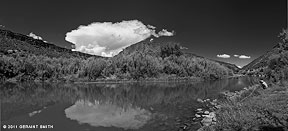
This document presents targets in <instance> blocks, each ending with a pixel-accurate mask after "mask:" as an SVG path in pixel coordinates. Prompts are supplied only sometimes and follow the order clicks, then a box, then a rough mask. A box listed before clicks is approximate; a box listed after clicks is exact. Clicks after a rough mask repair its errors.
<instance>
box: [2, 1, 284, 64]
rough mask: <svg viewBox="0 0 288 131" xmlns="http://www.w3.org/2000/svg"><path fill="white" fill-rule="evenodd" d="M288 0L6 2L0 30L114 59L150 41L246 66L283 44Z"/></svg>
mask: <svg viewBox="0 0 288 131" xmlns="http://www.w3.org/2000/svg"><path fill="white" fill-rule="evenodd" d="M286 6H287V4H286V0H277V1H272V0H270V1H263V0H262V1H261V0H253V1H251V0H233V1H231V0H217V1H215V0H209V1H208V0H202V1H200V0H196V1H167V0H166V1H164V0H157V1H156V0H154V1H152V0H145V1H136V0H121V1H120V0H114V1H112V0H105V1H104V0H102V1H91V0H90V1H85V0H81V1H62V0H58V1H53V0H49V1H48V0H47V1H35V0H25V1H24V0H18V1H16V0H3V1H1V8H0V12H1V13H0V25H1V26H0V28H1V29H7V30H11V31H14V32H18V33H22V34H26V35H30V36H31V37H33V38H36V39H40V38H41V39H42V40H44V41H47V42H49V43H53V44H56V45H59V46H62V47H65V46H66V47H70V46H71V44H70V43H73V44H75V46H76V49H75V50H77V51H82V52H85V53H90V54H96V55H102V56H113V55H115V54H117V53H118V52H119V51H121V50H122V49H123V48H125V47H127V46H129V45H131V44H134V43H137V42H139V41H141V40H144V39H148V38H149V37H151V36H153V37H169V39H173V40H175V41H177V42H179V43H180V44H181V45H182V46H183V47H187V48H188V49H186V51H187V52H192V53H194V54H197V55H200V56H204V57H207V58H210V59H215V60H220V61H225V62H229V63H233V64H236V65H238V66H244V65H245V64H248V63H249V62H251V61H252V60H253V59H256V58H257V57H259V56H260V55H262V54H264V53H265V52H267V51H269V50H270V49H271V48H272V47H273V46H274V45H276V44H277V43H278V42H279V39H278V38H277V35H278V34H279V33H280V32H281V30H282V29H283V28H286V20H287V10H286Z"/></svg>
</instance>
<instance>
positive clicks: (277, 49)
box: [242, 43, 288, 70]
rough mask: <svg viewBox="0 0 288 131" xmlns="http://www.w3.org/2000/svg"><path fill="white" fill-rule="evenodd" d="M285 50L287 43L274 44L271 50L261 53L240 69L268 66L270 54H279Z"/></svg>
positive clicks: (287, 47)
mask: <svg viewBox="0 0 288 131" xmlns="http://www.w3.org/2000/svg"><path fill="white" fill-rule="evenodd" d="M286 51H288V45H287V44H283V43H279V44H277V45H275V46H274V47H273V48H272V50H271V51H267V52H266V53H265V54H263V55H261V56H260V57H258V58H257V59H255V60H253V61H252V62H250V63H249V64H247V65H246V66H244V67H243V68H242V70H253V69H258V68H265V67H267V66H268V62H269V60H270V58H271V57H272V56H279V55H280V54H281V53H283V52H286Z"/></svg>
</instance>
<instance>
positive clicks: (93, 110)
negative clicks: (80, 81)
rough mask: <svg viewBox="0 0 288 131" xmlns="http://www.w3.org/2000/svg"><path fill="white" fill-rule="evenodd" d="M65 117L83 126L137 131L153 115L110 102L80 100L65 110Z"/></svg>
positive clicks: (142, 110)
mask: <svg viewBox="0 0 288 131" xmlns="http://www.w3.org/2000/svg"><path fill="white" fill-rule="evenodd" d="M64 112H65V115H66V117H67V118H70V119H71V120H76V121H78V122H79V123H81V124H84V123H85V124H89V125H91V126H96V127H98V126H101V127H118V128H123V129H124V130H128V129H130V130H131V129H132V130H136V129H139V128H141V127H142V126H143V125H145V124H146V123H147V122H148V121H149V120H150V119H151V118H152V114H151V113H150V112H149V111H147V110H145V109H141V108H140V107H132V106H131V105H128V106H127V107H125V108H124V107H119V106H117V105H113V104H111V103H109V102H107V103H100V101H96V100H95V102H89V101H87V100H78V101H76V103H75V104H74V105H72V106H70V107H68V108H67V109H65V111H64Z"/></svg>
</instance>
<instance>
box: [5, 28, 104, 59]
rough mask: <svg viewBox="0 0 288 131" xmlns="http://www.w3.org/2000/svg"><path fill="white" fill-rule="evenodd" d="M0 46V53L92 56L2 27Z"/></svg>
mask: <svg viewBox="0 0 288 131" xmlns="http://www.w3.org/2000/svg"><path fill="white" fill-rule="evenodd" d="M0 47H1V48H0V54H7V53H13V52H26V53H29V54H35V55H45V56H48V57H82V58H87V57H91V56H93V55H90V54H85V53H81V52H76V51H71V49H66V48H62V47H59V46H56V45H54V44H50V43H46V42H44V41H42V40H38V39H34V38H32V37H29V36H26V35H23V34H20V33H14V32H12V31H9V30H3V29H0ZM94 57H99V56H94Z"/></svg>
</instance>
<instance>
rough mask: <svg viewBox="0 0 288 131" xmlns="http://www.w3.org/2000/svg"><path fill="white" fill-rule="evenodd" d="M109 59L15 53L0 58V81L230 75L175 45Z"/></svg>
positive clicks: (151, 46)
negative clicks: (188, 54) (187, 53)
mask: <svg viewBox="0 0 288 131" xmlns="http://www.w3.org/2000/svg"><path fill="white" fill-rule="evenodd" d="M135 46H136V47H135V48H133V50H129V48H128V49H126V50H124V51H123V52H121V53H120V54H118V55H117V56H115V57H112V58H96V57H89V58H79V57H70V58H67V57H48V56H44V55H34V54H28V53H26V52H15V53H13V54H9V55H2V56H1V57H0V79H1V80H7V79H11V78H13V79H16V80H17V81H28V80H63V81H66V80H73V81H74V80H75V81H77V80H80V79H81V80H87V81H93V80H97V79H104V80H105V79H120V80H141V79H147V78H155V79H157V78H169V77H173V78H183V77H191V78H192V77H196V78H201V79H220V78H224V77H228V76H230V75H233V72H232V71H231V70H230V69H228V68H226V67H224V66H222V65H220V64H219V63H217V62H214V61H211V60H208V59H205V58H200V57H191V56H186V55H185V54H184V53H183V52H182V51H181V50H180V45H179V44H177V43H173V42H172V43H167V44H165V45H157V44H153V43H152V44H147V43H145V42H144V43H140V44H138V45H135Z"/></svg>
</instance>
